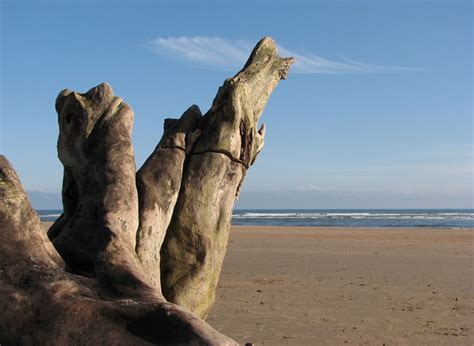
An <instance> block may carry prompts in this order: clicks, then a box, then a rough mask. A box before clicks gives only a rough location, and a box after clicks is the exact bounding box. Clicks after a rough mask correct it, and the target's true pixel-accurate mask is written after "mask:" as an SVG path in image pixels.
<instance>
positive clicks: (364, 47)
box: [0, 0, 473, 208]
mask: <svg viewBox="0 0 474 346" xmlns="http://www.w3.org/2000/svg"><path fill="white" fill-rule="evenodd" d="M0 6H1V54H0V57H1V82H2V84H1V133H0V134H1V141H0V146H1V148H0V151H1V152H2V153H3V154H5V155H6V156H7V157H8V158H9V160H10V161H11V162H12V163H13V165H14V166H15V168H16V169H17V171H18V173H19V175H20V178H21V179H22V182H23V184H24V186H25V188H26V189H27V190H28V191H30V192H31V195H32V199H33V201H34V204H35V207H37V208H52V207H55V206H58V205H59V203H60V202H59V199H58V198H57V196H58V192H59V191H60V188H61V180H62V166H61V164H60V162H59V161H58V159H57V153H56V140H57V135H58V127H57V115H56V113H55V110H54V101H55V98H56V96H57V94H58V92H59V91H60V90H62V89H64V88H70V89H73V90H76V91H80V92H85V91H87V90H88V89H89V88H90V87H93V86H95V85H97V84H99V83H101V82H104V81H107V82H109V83H110V84H111V85H112V87H113V89H114V92H115V93H116V94H117V95H119V96H121V97H122V98H123V99H124V100H125V101H126V102H127V103H129V104H130V105H131V106H132V107H133V109H134V111H135V127H134V132H133V141H134V145H135V152H136V160H137V165H138V166H139V165H141V164H142V163H143V161H144V160H145V159H146V157H147V156H148V155H149V153H150V152H151V151H152V150H153V148H154V147H155V145H156V143H157V142H158V141H159V139H160V137H161V134H162V123H163V119H164V118H165V117H177V116H180V115H181V114H182V112H183V111H184V110H186V109H187V107H188V106H190V105H191V104H197V105H199V107H200V108H201V110H202V111H203V112H205V111H206V110H207V109H208V108H209V106H210V104H211V102H212V99H213V98H214V96H215V94H216V91H217V88H218V86H219V85H221V84H222V82H223V80H224V79H226V78H227V77H230V76H232V75H233V74H234V73H235V72H237V71H238V69H239V68H240V67H241V65H242V64H243V63H244V62H245V57H246V56H247V55H248V53H249V52H250V49H251V48H252V46H253V45H254V44H255V43H256V42H257V41H258V40H259V39H260V38H261V37H263V36H271V37H272V38H274V39H275V41H276V42H277V44H278V45H279V47H280V49H281V51H282V52H283V53H284V54H283V55H285V54H286V55H288V54H290V55H293V56H295V57H296V59H297V63H296V64H295V65H294V68H293V70H292V71H291V72H290V76H289V78H288V80H286V81H282V82H281V83H280V84H279V86H278V87H277V89H276V90H275V92H274V93H273V95H272V97H271V98H270V101H269V103H268V105H267V107H266V109H265V111H264V113H263V116H262V121H263V122H265V123H266V125H267V133H266V145H265V149H264V151H263V152H262V154H261V156H260V157H259V159H258V160H257V162H256V164H255V165H254V166H253V167H252V169H251V170H250V172H249V174H248V176H247V178H246V181H245V184H244V190H243V191H242V194H241V197H240V199H239V201H238V202H237V207H239V208H462V207H464V208H472V207H473V199H472V196H473V180H472V179H473V178H472V176H473V174H472V173H473V137H472V136H473V126H472V116H473V112H472V95H473V84H472V83H473V70H472V58H473V57H472V25H473V23H472V17H473V8H472V2H470V1H447V0H446V1H441V0H438V1H416V0H415V1H357V2H356V1H352V2H351V1H338V2H327V1H253V2H250V1H193V2H191V1H188V2H186V1H174V2H172V1H156V2H151V1H134V2H132V1H128V2H127V1H115V2H113V1H103V2H99V1H82V2H81V1H35V2H27V1H8V0H7V1H5V0H3V1H1V5H0Z"/></svg>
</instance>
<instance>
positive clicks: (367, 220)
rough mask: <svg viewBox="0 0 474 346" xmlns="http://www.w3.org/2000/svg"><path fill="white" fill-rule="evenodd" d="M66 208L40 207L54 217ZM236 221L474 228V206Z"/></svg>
mask: <svg viewBox="0 0 474 346" xmlns="http://www.w3.org/2000/svg"><path fill="white" fill-rule="evenodd" d="M61 212H62V210H38V214H39V216H40V219H41V220H42V221H54V220H56V219H57V218H58V217H59V216H60V215H61ZM232 224H234V225H250V226H325V227H450V228H474V209H390V210H389V209H337V210H327V209H314V210H308V209H287V210H282V209H278V210H274V209H271V210H270V209H240V210H234V212H233V215H232Z"/></svg>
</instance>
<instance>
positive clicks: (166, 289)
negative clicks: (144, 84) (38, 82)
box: [0, 38, 293, 345]
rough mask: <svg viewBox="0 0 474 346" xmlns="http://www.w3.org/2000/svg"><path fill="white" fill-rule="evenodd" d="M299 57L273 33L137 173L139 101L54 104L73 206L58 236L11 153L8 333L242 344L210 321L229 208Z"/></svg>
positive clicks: (58, 340)
mask: <svg viewBox="0 0 474 346" xmlns="http://www.w3.org/2000/svg"><path fill="white" fill-rule="evenodd" d="M292 62H293V59H292V58H286V59H283V58H280V57H279V56H278V54H277V50H276V46H275V43H274V42H273V41H272V40H271V39H269V38H264V39H262V40H261V41H260V42H259V43H258V44H257V46H256V47H255V49H254V50H253V52H252V54H251V56H250V58H249V60H248V62H247V63H246V65H245V66H244V68H243V69H242V70H241V71H240V72H239V73H238V74H237V75H236V76H234V77H233V78H230V79H228V80H226V81H225V82H224V84H223V85H222V86H221V87H220V88H219V91H218V93H217V96H216V98H215V100H214V102H213V105H212V107H211V109H210V110H209V111H208V112H207V113H206V114H205V115H204V116H203V115H202V114H201V112H200V110H199V108H198V107H197V106H192V107H190V108H189V109H188V110H187V111H186V112H184V114H183V115H182V116H181V117H180V118H179V119H166V120H165V125H164V134H163V137H162V139H161V141H160V142H159V143H158V145H157V147H156V148H155V150H154V151H153V153H152V154H151V155H150V157H149V158H148V159H147V160H146V162H145V163H144V164H143V166H142V167H141V168H140V170H139V171H138V172H137V173H135V172H136V169H135V159H134V153H133V147H132V143H131V132H132V126H133V111H132V109H131V108H130V107H129V106H128V105H127V104H126V103H125V102H123V101H122V99H121V98H119V97H116V96H115V95H114V94H113V92H112V88H111V87H110V86H109V85H108V84H106V83H104V84H101V85H99V86H97V87H95V88H92V89H91V90H89V91H88V92H87V93H84V94H80V93H76V92H73V91H70V90H63V91H62V92H61V93H60V94H59V96H58V98H57V100H56V110H57V113H58V123H59V138H58V156H59V159H60V161H61V162H62V164H63V166H64V178H63V188H62V198H63V206H64V212H63V214H62V215H61V217H60V218H59V219H58V220H57V221H56V222H55V223H54V224H53V226H52V227H51V228H50V229H49V231H48V237H49V240H48V238H47V237H46V236H45V234H44V232H43V231H42V228H41V223H40V221H39V218H38V216H37V215H36V213H35V211H34V210H33V209H32V207H31V205H30V203H29V201H28V198H27V196H26V194H25V192H24V190H23V188H22V186H21V183H20V181H19V179H18V177H17V176H16V174H15V172H14V170H13V168H12V167H11V165H10V164H9V162H8V161H7V159H6V158H5V157H3V156H0V253H1V256H0V343H1V344H2V345H3V344H97V343H100V344H104V343H105V344H124V345H143V344H163V343H165V344H177V343H178V344H180V343H181V344H183V343H184V344H209V345H226V344H235V342H234V341H233V340H231V339H229V338H227V337H225V336H224V335H222V334H220V333H218V332H217V331H215V330H214V329H212V328H211V327H210V326H209V325H207V324H206V323H205V322H204V321H203V320H202V319H204V318H205V317H206V316H207V314H208V313H209V310H210V308H211V306H212V304H213V302H214V295H215V289H216V286H217V281H218V278H219V274H220V270H221V266H222V262H223V259H224V256H225V251H226V246H227V239H228V234H229V227H230V221H231V215H232V208H233V204H234V201H235V199H236V198H237V196H238V194H239V190H240V187H241V185H242V182H243V179H244V177H245V174H246V171H247V169H248V168H249V167H250V165H252V164H253V162H254V161H255V158H256V156H257V155H258V153H259V152H260V150H261V149H262V147H263V140H264V129H265V128H264V126H262V127H261V128H260V129H259V130H257V126H258V120H259V118H260V115H261V113H262V111H263V108H264V106H265V104H266V102H267V100H268V98H269V96H270V94H271V92H272V91H273V89H274V88H275V86H276V85H277V83H278V81H279V80H280V79H282V78H285V77H286V75H287V72H288V69H289V66H290V64H291V63H292Z"/></svg>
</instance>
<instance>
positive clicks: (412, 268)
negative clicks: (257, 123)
mask: <svg viewBox="0 0 474 346" xmlns="http://www.w3.org/2000/svg"><path fill="white" fill-rule="evenodd" d="M45 226H46V225H45ZM473 241H474V229H470V230H466V229H464V230H451V229H389V228H383V229H359V228H358V229H348V228H345V229H344V228H316V227H313V228H310V227H295V228H289V227H243V226H233V227H232V231H231V236H230V242H229V247H228V251H227V256H226V259H225V262H224V267H223V270H222V274H221V278H220V281H219V287H218V290H217V296H216V303H215V305H214V308H213V310H212V311H211V314H210V316H209V318H208V322H209V323H210V324H211V325H212V326H213V327H214V328H216V329H218V330H219V331H221V332H223V333H224V334H226V335H228V336H230V337H233V338H234V339H235V340H237V341H239V342H240V343H246V342H252V343H254V344H255V345H259V344H265V345H345V344H357V345H383V344H385V345H473V344H474V290H473V281H474V275H473V274H474V267H473V257H474V246H473V245H474V243H473Z"/></svg>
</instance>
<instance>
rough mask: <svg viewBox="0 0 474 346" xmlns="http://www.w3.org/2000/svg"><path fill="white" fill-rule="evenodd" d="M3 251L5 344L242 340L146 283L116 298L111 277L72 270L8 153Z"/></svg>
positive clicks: (1, 193)
mask: <svg viewBox="0 0 474 346" xmlns="http://www.w3.org/2000/svg"><path fill="white" fill-rule="evenodd" d="M0 252H1V257H0V321H1V323H0V342H1V344H2V345H97V344H105V345H152V344H195V345H202V344H209V345H221V344H225V345H236V343H235V342H234V341H233V340H231V339H229V338H227V337H225V336H223V335H222V334H220V333H218V332H217V331H215V330H214V329H212V328H211V327H210V326H209V325H207V324H206V323H205V322H204V321H202V320H200V319H199V318H197V317H196V316H194V315H193V314H191V313H190V312H188V311H186V310H185V309H183V308H181V307H179V306H177V305H175V304H171V303H167V302H166V301H165V300H164V299H163V298H162V297H161V295H160V294H158V293H157V292H156V291H153V290H150V289H149V288H148V287H146V286H139V285H137V284H133V286H134V288H135V289H136V293H135V294H131V295H126V294H123V292H122V293H121V294H120V296H117V295H116V294H115V293H114V292H113V291H111V290H110V287H109V285H107V284H105V285H104V284H103V283H104V280H94V279H92V278H87V277H84V276H80V275H74V274H71V273H68V272H66V271H65V270H64V262H63V261H62V259H61V258H60V256H59V254H58V253H57V252H56V250H55V249H54V247H53V246H52V244H51V242H50V241H49V240H48V239H47V237H46V235H45V234H44V232H43V229H42V226H41V223H40V220H39V218H38V216H37V215H36V212H35V211H34V210H33V208H32V207H31V205H30V203H29V201H28V197H27V196H26V193H25V192H24V190H23V188H22V186H21V183H20V181H19V179H18V177H17V176H16V174H15V171H14V170H13V168H12V167H11V165H10V163H9V162H8V161H7V159H6V158H5V157H4V156H2V155H0ZM98 275H99V277H100V276H102V275H103V274H98ZM108 276H110V275H107V277H108Z"/></svg>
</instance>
